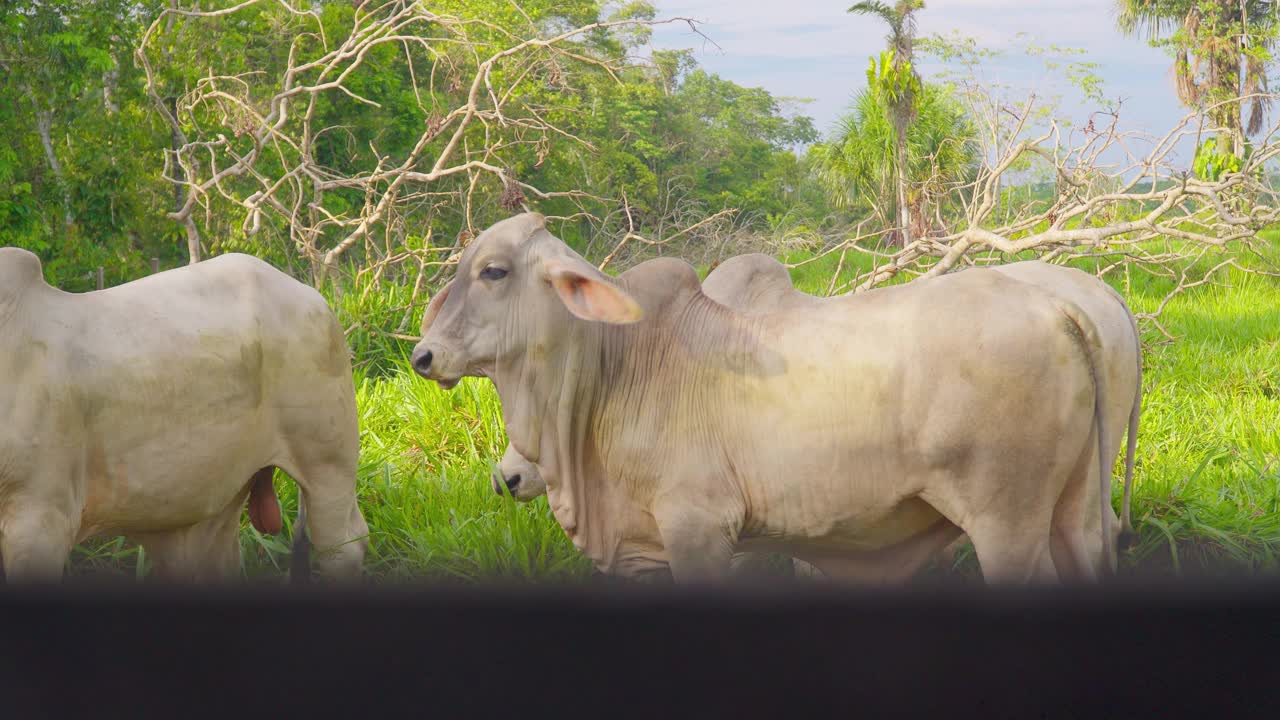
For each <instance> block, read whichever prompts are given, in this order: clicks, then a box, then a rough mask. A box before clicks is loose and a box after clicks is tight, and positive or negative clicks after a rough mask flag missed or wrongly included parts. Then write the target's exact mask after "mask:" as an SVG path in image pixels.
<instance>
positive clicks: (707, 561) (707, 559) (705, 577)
mask: <svg viewBox="0 0 1280 720" xmlns="http://www.w3.org/2000/svg"><path fill="white" fill-rule="evenodd" d="M735 515H736V514H734V513H726V512H725V511H724V510H723V509H721V510H719V511H715V510H712V509H711V508H708V507H705V505H704V504H703V503H698V502H691V501H688V500H684V499H681V498H667V499H665V500H663V501H660V502H658V503H656V504H655V507H654V519H655V520H656V521H657V523H658V531H659V532H660V533H661V534H662V544H663V546H664V548H665V549H666V552H667V558H668V560H669V562H670V564H671V576H672V579H674V580H675V582H677V583H679V584H682V585H686V584H692V583H722V582H725V581H726V580H728V579H729V578H730V577H731V572H732V566H731V560H732V559H733V548H734V545H735V544H737V542H738V533H739V531H740V530H741V529H742V521H741V519H740V517H735Z"/></svg>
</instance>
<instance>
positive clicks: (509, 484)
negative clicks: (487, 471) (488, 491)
mask: <svg viewBox="0 0 1280 720" xmlns="http://www.w3.org/2000/svg"><path fill="white" fill-rule="evenodd" d="M520 480H521V477H520V473H516V474H515V475H512V476H511V477H506V476H505V475H503V473H502V467H501V466H496V465H495V466H494V468H493V472H492V473H491V475H490V483H491V484H492V485H493V492H494V493H495V494H498V495H502V494H503V492H502V488H504V487H505V488H506V489H507V491H508V492H510V493H511V496H512V497H517V496H516V490H517V489H518V488H519V487H520ZM517 499H518V498H517Z"/></svg>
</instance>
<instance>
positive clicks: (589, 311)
mask: <svg viewBox="0 0 1280 720" xmlns="http://www.w3.org/2000/svg"><path fill="white" fill-rule="evenodd" d="M546 270H547V278H548V279H549V280H550V281H551V287H553V288H555V291H556V294H557V295H559V296H560V301H561V302H563V303H564V306H565V307H566V308H568V309H569V312H571V313H573V314H574V315H575V316H576V317H580V318H582V319H583V320H592V321H595V322H605V323H610V324H613V325H626V324H629V323H633V322H637V321H638V320H640V319H641V318H642V317H644V310H643V309H641V307H640V303H638V302H636V301H635V299H634V298H632V297H631V296H630V295H628V294H627V293H626V292H625V291H624V290H622V289H621V288H619V287H618V286H616V285H614V284H613V283H611V282H609V280H608V278H607V277H606V276H605V275H604V274H603V273H601V272H598V271H597V270H596V269H595V268H593V267H591V266H590V265H587V264H586V263H578V262H573V261H565V260H552V261H549V262H547V264H546Z"/></svg>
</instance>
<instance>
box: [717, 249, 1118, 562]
mask: <svg viewBox="0 0 1280 720" xmlns="http://www.w3.org/2000/svg"><path fill="white" fill-rule="evenodd" d="M990 269H991V270H994V271H996V272H999V273H1002V274H1004V275H1007V276H1009V277H1011V278H1014V279H1017V280H1020V281H1022V282H1026V283H1029V284H1031V285H1034V286H1036V287H1037V288H1039V289H1040V290H1043V291H1045V292H1048V293H1051V294H1053V295H1054V296H1056V297H1059V298H1062V299H1064V300H1067V301H1070V302H1072V303H1074V304H1075V305H1077V306H1078V307H1079V308H1080V309H1081V310H1082V311H1083V312H1084V313H1085V315H1087V316H1088V317H1089V318H1090V320H1091V321H1092V322H1093V323H1094V325H1095V326H1096V327H1097V329H1098V332H1099V340H1100V344H1101V350H1102V370H1101V375H1102V377H1101V379H1102V380H1103V382H1104V383H1106V385H1107V388H1108V390H1107V393H1106V396H1107V398H1108V406H1107V408H1106V411H1105V412H1106V416H1107V422H1106V427H1107V429H1108V431H1109V432H1108V434H1107V437H1106V438H1104V442H1103V447H1102V449H1101V452H1102V457H1103V459H1104V460H1106V461H1107V462H1110V461H1111V460H1112V459H1114V458H1115V457H1116V455H1117V453H1118V452H1119V449H1120V440H1121V438H1122V437H1124V436H1125V434H1126V425H1127V426H1128V432H1127V434H1128V447H1127V451H1126V454H1125V476H1124V495H1123V500H1122V509H1121V517H1120V518H1119V519H1117V518H1116V517H1115V511H1114V510H1113V509H1112V508H1111V506H1110V504H1107V506H1106V510H1105V511H1106V512H1107V513H1110V516H1111V520H1110V524H1111V527H1112V528H1113V532H1112V536H1111V537H1112V541H1113V542H1116V543H1121V542H1124V541H1127V540H1128V539H1129V538H1130V537H1131V536H1132V534H1133V524H1132V520H1131V517H1130V498H1131V493H1132V488H1133V463H1134V452H1135V448H1136V444H1137V438H1138V418H1139V415H1140V413H1141V407H1142V345H1141V340H1140V338H1139V334H1138V325H1137V320H1136V318H1135V317H1134V315H1133V312H1132V311H1131V310H1130V309H1129V305H1128V303H1126V302H1125V300H1124V297H1123V296H1121V295H1120V293H1118V292H1116V291H1115V289H1114V288H1112V287H1111V286H1110V285H1108V284H1107V283H1105V282H1103V281H1102V280H1100V279H1098V278H1097V277H1095V276H1093V275H1090V274H1089V273H1086V272H1083V271H1081V270H1077V269H1075V268H1070V267H1066V266H1062V265H1054V264H1050V263H1045V262H1039V261H1034V260H1029V261H1023V262H1016V263H1010V264H1007V265H993V266H991V267H990ZM702 291H703V292H704V293H705V294H706V295H707V297H709V298H711V299H713V300H716V301H717V302H720V303H722V304H724V305H728V306H729V307H732V308H734V309H737V310H740V311H742V312H744V313H749V312H770V311H772V310H784V309H797V310H800V311H803V310H804V309H805V308H813V307H817V306H818V305H819V304H821V303H823V302H831V301H835V302H840V299H839V298H838V297H837V298H831V299H829V298H822V297H815V296H813V295H809V294H807V293H803V292H801V291H799V290H796V289H795V286H794V285H793V283H792V281H791V274H790V273H789V272H788V271H787V268H786V266H785V265H783V264H782V263H780V262H778V261H777V260H776V259H775V258H773V257H771V256H769V255H765V254H761V253H750V254H745V255H738V256H735V257H732V258H729V259H728V260H725V261H724V262H723V263H722V264H720V265H719V266H718V267H717V268H716V270H715V271H714V272H712V273H710V274H708V275H707V279H706V280H704V281H703V283H702ZM1091 467H1092V466H1091ZM1107 467H1108V468H1109V467H1110V465H1107ZM1099 486H1100V483H1099V482H1097V481H1090V482H1089V483H1086V485H1085V486H1084V489H1085V495H1084V497H1082V498H1079V499H1078V502H1082V503H1083V507H1085V508H1090V507H1095V506H1097V504H1098V488H1099ZM1086 517H1087V520H1086V522H1087V528H1086V538H1088V544H1089V548H1090V555H1091V556H1092V557H1093V558H1094V567H1095V571H1096V572H1098V573H1101V572H1103V571H1104V568H1103V560H1102V558H1103V556H1102V552H1103V548H1102V535H1101V515H1100V514H1093V513H1089V514H1088V515H1087V516H1086ZM963 540H964V538H960V539H957V540H956V541H955V542H953V543H952V544H951V545H950V546H948V547H947V548H945V550H944V554H945V555H946V556H947V557H948V558H952V557H953V556H954V554H955V551H956V549H957V546H958V545H959V544H960V543H961V542H963ZM1111 570H1113V571H1114V570H1115V558H1114V557H1113V558H1112V561H1111Z"/></svg>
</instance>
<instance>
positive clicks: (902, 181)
mask: <svg viewBox="0 0 1280 720" xmlns="http://www.w3.org/2000/svg"><path fill="white" fill-rule="evenodd" d="M923 9H924V0H897V2H895V3H894V4H893V6H889V5H887V4H885V3H883V2H880V0H863V2H859V3H857V4H855V5H853V6H852V7H850V8H849V9H848V11H847V12H850V13H856V14H859V15H873V16H875V17H878V18H880V19H881V20H883V21H884V22H885V24H886V25H888V26H889V35H888V37H887V38H886V41H887V42H888V45H889V49H888V50H887V51H886V52H883V53H881V54H880V58H879V63H878V64H877V62H876V59H875V58H872V60H871V67H870V68H868V70H867V86H868V87H869V88H871V91H872V92H873V93H876V94H877V95H878V96H879V97H880V99H881V105H882V106H883V107H884V110H885V112H886V113H887V115H888V118H889V122H890V124H891V126H892V127H893V133H894V147H895V153H894V163H893V164H894V168H895V174H896V183H895V184H896V187H897V196H898V202H897V215H898V228H899V232H900V233H901V238H902V244H903V245H906V244H907V243H909V242H911V228H910V226H911V211H910V206H909V204H908V199H907V194H908V190H907V135H908V133H909V132H910V127H911V123H912V122H913V121H914V120H915V118H916V112H917V102H918V99H917V98H918V96H919V93H920V75H919V73H917V72H916V70H915V67H914V66H913V65H912V60H913V59H914V57H913V47H912V46H913V43H914V41H915V35H916V19H915V13H916V11H918V10H923Z"/></svg>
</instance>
